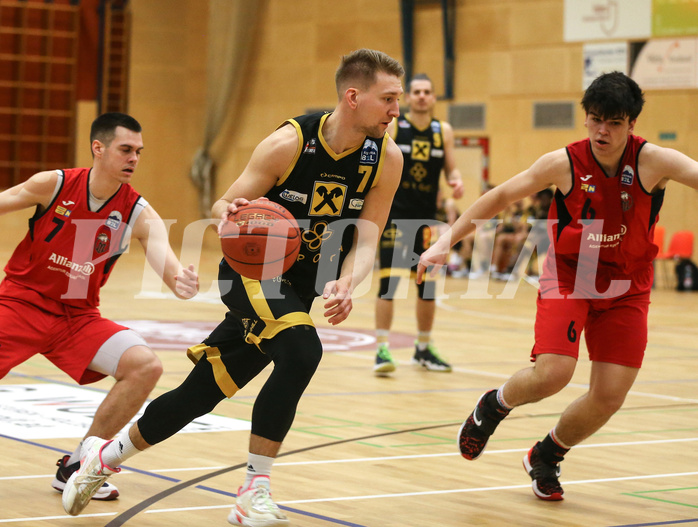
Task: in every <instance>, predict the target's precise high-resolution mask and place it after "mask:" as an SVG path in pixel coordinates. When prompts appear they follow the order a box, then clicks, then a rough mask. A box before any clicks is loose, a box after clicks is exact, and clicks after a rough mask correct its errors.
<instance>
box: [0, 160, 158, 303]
mask: <svg viewBox="0 0 698 527" xmlns="http://www.w3.org/2000/svg"><path fill="white" fill-rule="evenodd" d="M90 170H91V169H89V168H72V169H66V170H58V171H57V172H58V174H59V177H60V179H61V182H60V183H59V187H60V188H59V189H58V192H57V194H56V195H55V197H54V199H53V200H52V201H51V203H50V205H49V206H48V207H47V208H46V209H45V210H43V211H39V210H38V209H37V211H36V213H35V214H34V216H33V217H32V218H30V220H29V231H28V232H27V235H26V236H25V237H24V239H23V240H22V242H20V244H19V245H18V246H17V248H16V249H15V251H14V253H13V254H12V257H11V258H10V260H9V262H8V263H7V266H6V267H5V274H6V276H5V279H6V280H10V281H12V282H15V283H18V284H20V285H22V286H24V287H27V288H29V289H32V290H34V291H36V292H38V293H40V294H41V295H43V296H44V297H48V298H50V299H52V300H55V301H57V302H62V303H64V304H67V305H69V306H73V307H97V306H98V305H99V290H100V288H101V287H102V286H103V285H104V284H105V283H106V281H107V278H108V277H109V274H110V273H111V271H112V269H113V267H114V263H116V260H117V259H118V257H119V256H120V255H121V254H122V253H123V252H124V251H125V250H126V248H127V247H128V242H129V240H130V236H131V228H132V226H133V223H134V222H135V220H136V218H137V217H138V214H140V212H141V211H142V210H143V208H144V207H145V206H146V205H147V202H146V201H145V200H144V199H143V198H141V197H140V195H139V194H138V193H137V192H136V191H135V190H134V189H133V187H131V185H127V184H122V185H121V187H120V188H119V190H118V191H117V192H116V193H115V194H114V195H113V196H111V197H110V198H109V199H108V200H107V201H106V202H105V203H104V204H103V205H102V206H101V207H100V208H99V210H96V211H92V210H90V206H89V187H88V180H89V174H90Z"/></svg>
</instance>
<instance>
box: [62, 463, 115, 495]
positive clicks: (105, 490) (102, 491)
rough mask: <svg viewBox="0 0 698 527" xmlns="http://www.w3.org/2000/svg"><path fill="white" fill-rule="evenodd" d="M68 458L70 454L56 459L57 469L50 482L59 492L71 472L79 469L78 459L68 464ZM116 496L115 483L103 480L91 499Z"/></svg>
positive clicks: (63, 487)
mask: <svg viewBox="0 0 698 527" xmlns="http://www.w3.org/2000/svg"><path fill="white" fill-rule="evenodd" d="M69 459H70V456H68V455H65V456H63V457H62V458H61V459H59V460H58V462H57V463H56V466H57V467H58V470H57V471H56V477H55V478H53V481H52V482H51V486H52V487H53V488H54V489H56V490H57V491H58V492H60V493H61V494H62V493H63V491H64V490H65V484H66V482H67V481H68V479H70V476H72V475H73V472H77V470H79V469H80V462H79V461H76V462H75V463H73V464H72V465H68V464H67V463H68V460H69ZM118 497H119V489H117V488H116V486H115V485H112V484H111V483H109V482H108V481H105V482H104V484H103V485H102V486H101V487H99V489H97V492H96V493H95V495H94V496H92V499H93V500H103V501H111V500H115V499H116V498H118Z"/></svg>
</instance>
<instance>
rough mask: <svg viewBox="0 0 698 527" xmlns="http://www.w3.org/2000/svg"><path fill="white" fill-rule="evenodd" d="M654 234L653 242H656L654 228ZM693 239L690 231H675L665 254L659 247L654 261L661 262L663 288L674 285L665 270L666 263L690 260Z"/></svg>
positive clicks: (669, 274) (670, 274)
mask: <svg viewBox="0 0 698 527" xmlns="http://www.w3.org/2000/svg"><path fill="white" fill-rule="evenodd" d="M654 233H655V240H657V227H655V230H654ZM693 238H694V235H693V232H692V231H677V232H675V233H674V234H673V236H672V237H671V240H669V247H668V248H667V250H666V252H661V247H660V253H659V254H657V257H656V260H657V261H658V262H663V263H662V266H663V267H664V272H663V274H664V284H665V286H669V285H670V284H671V285H672V286H673V283H674V281H673V279H672V278H670V277H671V276H672V273H670V272H669V270H668V269H667V265H668V264H667V262H670V261H672V262H673V261H677V260H681V259H684V258H689V259H690V258H691V257H693ZM655 243H656V242H655Z"/></svg>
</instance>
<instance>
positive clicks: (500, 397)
mask: <svg viewBox="0 0 698 527" xmlns="http://www.w3.org/2000/svg"><path fill="white" fill-rule="evenodd" d="M497 402H498V403H499V405H500V406H501V407H502V408H504V409H505V410H513V409H514V407H513V406H511V405H509V404H507V402H506V401H505V400H504V385H503V384H502V386H500V388H499V389H498V390H497Z"/></svg>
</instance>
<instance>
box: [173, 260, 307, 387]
mask: <svg viewBox="0 0 698 527" xmlns="http://www.w3.org/2000/svg"><path fill="white" fill-rule="evenodd" d="M218 285H219V288H220V291H221V299H222V300H223V303H224V304H225V305H226V306H227V307H228V309H229V311H228V313H226V315H225V319H224V320H223V321H222V322H221V323H220V324H219V325H218V327H216V328H215V329H214V330H213V331H212V332H211V334H210V335H209V336H208V337H207V338H206V339H205V340H204V341H203V342H202V343H201V344H197V345H196V346H192V347H191V348H189V349H188V350H187V355H188V357H189V358H190V359H191V360H192V361H193V362H194V363H197V362H199V360H201V359H202V358H203V357H206V359H207V360H208V362H209V363H210V364H211V366H212V367H213V375H214V377H215V379H216V383H217V384H218V386H219V387H220V389H221V391H222V392H223V393H224V394H225V395H226V397H232V396H233V395H234V394H235V392H237V391H238V390H239V389H240V388H242V387H243V386H244V385H245V384H247V383H248V382H249V381H250V380H251V379H253V378H254V377H255V376H257V375H258V374H259V373H260V372H261V371H262V370H263V369H264V368H265V367H266V365H267V364H269V362H270V361H271V358H270V357H269V356H268V355H266V354H265V353H264V340H265V339H272V338H274V337H275V336H276V335H277V334H279V333H280V332H281V331H283V330H285V329H288V328H290V327H293V326H311V327H314V326H315V325H314V324H313V320H312V319H311V318H310V315H309V314H308V313H309V311H310V307H311V306H312V302H313V299H314V295H313V296H301V295H299V294H298V292H297V291H296V290H295V289H294V288H293V286H292V285H291V284H290V282H288V281H286V280H282V279H273V280H265V281H262V282H260V281H259V280H252V279H250V278H245V277H244V276H240V275H239V274H238V273H236V272H235V271H233V270H232V269H231V268H230V266H229V265H228V264H227V263H226V262H225V260H223V261H221V265H220V268H219V272H218Z"/></svg>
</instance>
